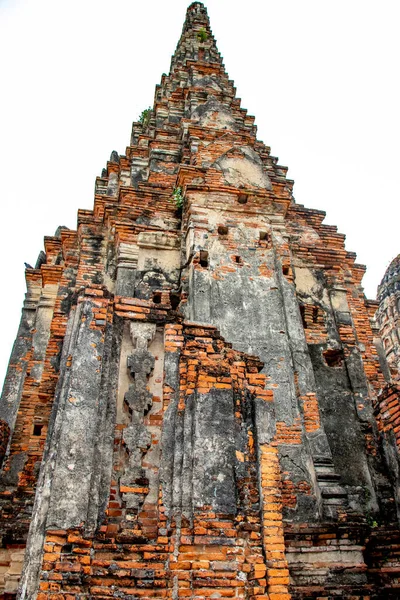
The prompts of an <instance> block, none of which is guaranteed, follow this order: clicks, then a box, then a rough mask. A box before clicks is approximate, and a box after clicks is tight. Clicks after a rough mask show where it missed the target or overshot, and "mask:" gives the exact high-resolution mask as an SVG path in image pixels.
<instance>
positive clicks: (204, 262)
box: [0, 2, 400, 600]
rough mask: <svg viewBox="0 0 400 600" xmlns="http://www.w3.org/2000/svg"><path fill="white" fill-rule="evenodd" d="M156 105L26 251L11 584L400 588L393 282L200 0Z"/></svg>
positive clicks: (195, 594)
mask: <svg viewBox="0 0 400 600" xmlns="http://www.w3.org/2000/svg"><path fill="white" fill-rule="evenodd" d="M142 121H143V122H142V123H134V125H133V129H132V139H131V145H130V146H129V147H128V148H127V150H126V155H125V156H118V154H117V153H115V152H113V153H112V155H111V159H110V161H109V162H108V163H107V169H106V170H105V172H104V173H103V175H102V177H101V178H98V179H97V180H96V190H95V201H94V208H93V211H87V210H85V211H80V212H79V214H78V226H77V230H76V231H71V230H68V229H66V228H61V229H60V230H59V231H58V232H57V234H56V235H55V236H54V237H47V238H45V254H42V255H41V256H40V258H39V261H38V264H37V265H36V268H35V269H28V270H27V272H26V278H27V288H28V292H27V296H26V300H25V304H24V308H23V314H22V320H21V326H20V330H19V333H18V337H17V340H16V344H15V346H14V349H13V353H12V356H11V361H10V366H9V370H8V373H7V377H6V381H5V386H4V392H3V398H2V404H1V412H0V418H1V454H2V458H3V475H2V486H1V489H0V508H1V520H0V527H1V536H2V548H1V549H0V558H1V560H0V584H1V585H2V586H3V587H2V589H3V591H4V594H5V596H6V597H9V598H13V597H14V596H15V595H16V589H17V587H18V582H19V592H18V597H19V598H21V600H22V599H23V600H25V599H28V598H29V599H33V598H36V597H37V598H38V599H39V600H48V599H49V600H51V599H54V600H72V599H75V598H76V599H80V600H83V599H85V600H86V599H88V598H93V599H97V600H105V599H109V598H125V599H130V600H134V599H135V600H136V599H138V600H147V599H149V600H150V599H152V600H153V599H161V598H171V599H174V600H175V599H179V598H193V599H201V598H243V599H257V600H264V599H268V598H269V599H270V600H288V599H289V598H293V599H304V600H305V599H306V598H307V599H308V598H332V597H341V598H350V597H351V598H353V599H361V598H363V599H367V598H368V599H373V598H397V597H399V596H398V594H399V593H400V592H399V585H400V584H399V580H398V574H399V572H400V566H399V565H400V562H399V556H398V555H399V548H400V535H399V532H398V519H397V514H398V503H399V498H400V494H399V486H398V473H399V464H398V450H397V444H396V435H397V433H396V431H395V429H396V427H392V429H390V428H388V427H387V423H386V421H385V418H386V417H385V415H386V413H387V414H391V413H390V411H391V410H392V407H393V404H390V402H393V399H391V400H390V401H389V405H387V406H386V405H385V404H384V403H385V402H386V401H387V399H388V396H386V397H385V398H383V400H380V397H379V391H380V389H381V388H382V387H383V386H384V383H385V381H384V376H383V374H382V371H381V368H380V366H379V361H378V358H377V352H376V349H375V346H374V339H373V338H374V336H375V333H374V331H373V329H372V328H371V323H370V317H372V315H373V313H374V310H375V308H376V303H373V302H367V301H366V300H365V297H364V295H363V292H362V288H361V279H362V276H363V273H364V268H363V267H362V266H360V265H357V264H355V262H354V261H355V255H354V254H352V253H350V252H347V251H346V250H345V247H344V236H343V235H341V234H339V233H338V232H337V230H336V228H335V227H331V226H327V225H323V224H322V221H323V218H324V214H323V213H321V212H319V211H316V210H309V209H306V208H304V207H303V206H300V205H298V204H295V202H294V200H293V197H292V185H293V182H291V181H289V180H287V179H286V170H287V169H286V168H285V167H281V166H279V165H278V164H277V159H276V158H274V157H273V156H271V155H270V149H269V148H268V147H267V146H265V145H264V144H263V143H262V142H259V141H257V139H256V129H255V126H254V118H253V117H250V116H248V115H247V113H246V111H245V110H243V109H242V108H240V100H239V99H237V98H236V97H235V88H234V87H233V83H232V81H230V80H229V79H228V76H227V75H226V73H225V69H224V66H223V64H222V60H221V56H220V54H219V53H218V51H217V47H216V44H215V40H214V37H213V35H212V33H211V30H210V26H209V22H208V17H207V13H206V10H205V8H204V6H203V5H202V4H201V3H199V2H195V3H193V4H192V5H191V6H190V7H189V9H188V12H187V17H186V21H185V24H184V28H183V33H182V37H181V39H180V41H179V44H178V47H177V50H176V52H175V55H174V56H173V59H172V64H171V71H170V74H169V75H168V76H163V77H162V81H161V85H158V86H157V87H156V92H155V99H154V106H153V108H152V110H151V111H150V112H149V113H145V114H144V115H143V119H142ZM393 398H394V399H395V400H396V402H398V396H396V393H394V396H393ZM385 411H386V412H385ZM28 530H29V534H28ZM24 551H25V552H24ZM23 557H24V558H23ZM21 570H22V575H21ZM396 590H397V591H396Z"/></svg>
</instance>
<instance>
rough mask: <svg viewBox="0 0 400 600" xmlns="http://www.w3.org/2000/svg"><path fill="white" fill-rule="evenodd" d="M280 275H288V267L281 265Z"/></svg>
mask: <svg viewBox="0 0 400 600" xmlns="http://www.w3.org/2000/svg"><path fill="white" fill-rule="evenodd" d="M282 273H283V274H284V275H289V267H288V265H282Z"/></svg>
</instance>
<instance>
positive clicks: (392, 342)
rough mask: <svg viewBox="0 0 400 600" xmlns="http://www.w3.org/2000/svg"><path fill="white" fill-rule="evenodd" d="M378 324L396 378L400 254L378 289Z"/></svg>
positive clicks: (399, 365) (398, 366)
mask: <svg viewBox="0 0 400 600" xmlns="http://www.w3.org/2000/svg"><path fill="white" fill-rule="evenodd" d="M378 302H379V308H378V311H377V313H376V319H377V324H378V327H379V331H380V335H381V337H382V341H383V348H384V353H385V356H386V358H387V362H388V365H389V367H390V368H391V371H392V373H393V375H394V377H395V378H397V377H398V371H399V369H400V254H399V255H398V256H396V258H394V259H393V260H392V262H391V263H390V265H389V266H388V268H387V269H386V273H385V275H384V277H383V279H382V281H381V283H380V286H379V287H378Z"/></svg>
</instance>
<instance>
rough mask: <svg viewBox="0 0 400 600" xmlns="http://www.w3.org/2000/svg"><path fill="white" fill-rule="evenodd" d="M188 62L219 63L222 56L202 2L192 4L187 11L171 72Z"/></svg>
mask: <svg viewBox="0 0 400 600" xmlns="http://www.w3.org/2000/svg"><path fill="white" fill-rule="evenodd" d="M186 60H195V61H198V60H201V61H203V62H218V63H220V64H222V58H221V55H220V54H219V52H218V49H217V45H216V42H215V39H214V36H213V34H212V31H211V27H210V20H209V18H208V14H207V9H206V7H205V6H204V4H203V3H202V2H192V4H191V5H190V6H189V7H188V9H187V11H186V19H185V22H184V24H183V28H182V35H181V37H180V40H179V42H178V45H177V47H176V51H175V54H174V56H173V57H172V62H171V70H172V69H173V68H174V67H175V66H177V64H179V63H181V64H183V63H185V61H186Z"/></svg>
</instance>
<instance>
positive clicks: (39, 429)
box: [33, 423, 43, 436]
mask: <svg viewBox="0 0 400 600" xmlns="http://www.w3.org/2000/svg"><path fill="white" fill-rule="evenodd" d="M42 429H43V425H41V424H40V423H35V424H34V425H33V435H36V436H39V435H41V434H42Z"/></svg>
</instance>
